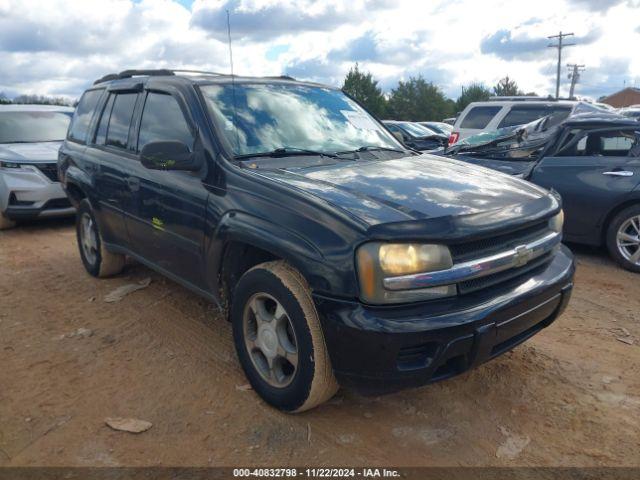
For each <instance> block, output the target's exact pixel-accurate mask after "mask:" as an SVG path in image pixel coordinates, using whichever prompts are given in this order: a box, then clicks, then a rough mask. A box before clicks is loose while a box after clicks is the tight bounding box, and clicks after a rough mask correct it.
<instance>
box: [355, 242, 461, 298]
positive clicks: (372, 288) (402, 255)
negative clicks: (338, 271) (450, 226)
mask: <svg viewBox="0 0 640 480" xmlns="http://www.w3.org/2000/svg"><path fill="white" fill-rule="evenodd" d="M356 265H357V269H358V278H359V281H360V294H361V298H362V300H363V301H365V302H367V303H378V304H380V303H400V302H411V301H418V300H429V299H433V298H440V297H447V296H452V295H455V294H456V286H455V285H445V286H440V287H431V288H420V289H412V290H394V291H392V290H387V289H385V288H384V284H383V280H384V279H385V278H389V277H398V276H402V275H411V274H414V273H422V272H434V271H438V270H446V269H448V268H451V267H452V265H453V261H452V260H451V253H450V252H449V249H448V248H447V247H445V246H444V245H426V244H419V243H382V242H371V243H366V244H364V245H362V246H361V247H360V248H358V251H357V252H356Z"/></svg>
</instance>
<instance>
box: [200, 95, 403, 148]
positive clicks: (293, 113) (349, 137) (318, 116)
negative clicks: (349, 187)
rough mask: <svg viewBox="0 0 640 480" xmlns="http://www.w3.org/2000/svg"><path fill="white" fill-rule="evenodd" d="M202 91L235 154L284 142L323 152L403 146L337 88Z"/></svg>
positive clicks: (284, 143)
mask: <svg viewBox="0 0 640 480" xmlns="http://www.w3.org/2000/svg"><path fill="white" fill-rule="evenodd" d="M202 93H203V94H204V97H205V100H206V103H207V105H208V108H209V110H210V112H211V114H212V115H213V117H214V120H215V122H216V124H217V125H218V126H219V128H220V130H221V132H222V134H223V136H224V138H225V140H226V141H227V143H228V145H229V146H230V148H231V150H232V151H233V153H234V155H236V156H240V155H251V154H256V153H263V152H264V153H266V152H271V151H273V150H276V149H283V148H289V149H298V150H308V151H317V152H326V153H335V152H342V151H351V150H356V149H358V148H361V147H365V146H366V147H372V148H373V147H382V148H390V149H402V148H403V147H402V146H401V145H400V144H399V143H398V142H397V141H396V140H395V139H394V138H393V137H392V136H391V135H390V134H389V133H387V131H386V130H383V129H382V128H381V127H380V126H379V125H378V123H377V122H376V121H375V120H374V119H373V118H372V117H371V116H370V115H369V114H368V113H367V112H366V111H364V110H363V109H362V108H361V107H360V106H359V105H358V104H357V103H356V102H354V101H353V100H351V99H350V98H349V97H347V96H346V95H345V94H344V93H342V92H341V91H338V90H333V89H329V88H322V87H314V86H305V85H292V84H246V83H241V84H236V85H235V88H234V87H233V86H232V85H231V84H223V85H207V86H204V87H202ZM234 103H235V112H234Z"/></svg>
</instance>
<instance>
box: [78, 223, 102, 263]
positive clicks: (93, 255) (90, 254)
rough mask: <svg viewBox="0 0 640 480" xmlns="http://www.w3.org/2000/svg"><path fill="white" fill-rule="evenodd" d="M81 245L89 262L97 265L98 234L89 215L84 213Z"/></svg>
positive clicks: (81, 225)
mask: <svg viewBox="0 0 640 480" xmlns="http://www.w3.org/2000/svg"><path fill="white" fill-rule="evenodd" d="M80 245H81V246H82V252H83V253H84V257H85V258H86V260H87V262H88V263H90V264H91V265H95V263H96V259H97V257H98V233H97V232H96V228H95V224H94V223H93V219H92V218H91V215H89V214H88V213H83V214H82V217H81V219H80Z"/></svg>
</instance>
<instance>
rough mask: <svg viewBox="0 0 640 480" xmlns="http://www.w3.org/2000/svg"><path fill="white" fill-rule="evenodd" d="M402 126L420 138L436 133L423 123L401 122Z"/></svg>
mask: <svg viewBox="0 0 640 480" xmlns="http://www.w3.org/2000/svg"><path fill="white" fill-rule="evenodd" d="M400 127H401V128H402V129H403V130H404V131H406V132H407V133H408V134H410V135H413V136H414V137H418V138H420V137H428V136H430V135H435V134H436V133H435V132H434V131H433V130H430V129H428V128H427V127H425V126H423V125H418V124H417V123H411V122H402V123H400Z"/></svg>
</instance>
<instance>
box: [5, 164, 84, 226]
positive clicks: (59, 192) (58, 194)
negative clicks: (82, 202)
mask: <svg viewBox="0 0 640 480" xmlns="http://www.w3.org/2000/svg"><path fill="white" fill-rule="evenodd" d="M0 211H1V212H3V213H4V215H5V216H6V217H8V218H10V219H13V220H18V219H27V218H42V217H58V216H67V215H73V214H74V213H75V209H74V208H73V207H72V206H71V203H69V200H68V199H67V195H66V194H65V192H64V190H63V189H62V186H61V184H60V183H59V182H56V181H52V180H51V179H50V178H48V177H47V176H46V175H45V174H44V173H43V172H42V171H41V170H39V169H38V167H36V166H33V165H24V166H22V167H21V168H19V169H17V168H16V169H13V168H11V169H9V168H3V169H2V170H0Z"/></svg>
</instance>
